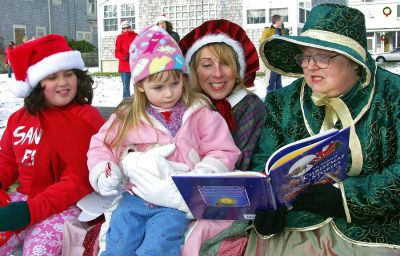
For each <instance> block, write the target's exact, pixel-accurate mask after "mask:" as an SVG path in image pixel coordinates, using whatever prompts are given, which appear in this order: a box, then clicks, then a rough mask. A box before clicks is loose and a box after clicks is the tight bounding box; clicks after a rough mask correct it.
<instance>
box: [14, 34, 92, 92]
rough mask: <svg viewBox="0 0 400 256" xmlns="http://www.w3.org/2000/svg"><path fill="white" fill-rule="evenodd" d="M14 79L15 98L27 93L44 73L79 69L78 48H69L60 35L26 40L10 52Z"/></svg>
mask: <svg viewBox="0 0 400 256" xmlns="http://www.w3.org/2000/svg"><path fill="white" fill-rule="evenodd" d="M10 63H11V66H12V67H13V71H14V75H15V79H16V80H17V82H16V83H15V85H13V87H12V91H13V93H14V95H15V96H17V97H18V98H25V97H27V96H29V94H30V93H31V92H32V90H33V89H34V88H35V87H36V86H37V85H38V84H39V83H40V81H41V80H43V79H44V78H45V77H46V76H48V75H51V74H53V73H56V72H58V71H61V70H69V69H83V68H84V65H85V64H84V63H83V59H82V56H81V53H80V52H79V51H73V50H72V49H71V48H70V47H69V46H68V44H67V41H66V40H65V38H64V37H63V36H60V35H56V34H50V35H47V36H44V37H41V38H38V39H35V40H31V41H28V42H26V43H24V44H21V45H19V46H17V47H15V48H14V49H13V50H12V51H11V52H10Z"/></svg>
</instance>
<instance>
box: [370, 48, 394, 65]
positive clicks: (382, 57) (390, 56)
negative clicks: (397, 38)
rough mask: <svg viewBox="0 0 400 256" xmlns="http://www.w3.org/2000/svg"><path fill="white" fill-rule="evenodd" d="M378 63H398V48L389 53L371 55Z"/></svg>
mask: <svg viewBox="0 0 400 256" xmlns="http://www.w3.org/2000/svg"><path fill="white" fill-rule="evenodd" d="M372 58H374V59H375V60H376V61H377V62H378V63H383V62H387V61H400V48H396V49H394V50H393V51H391V52H380V53H374V54H372Z"/></svg>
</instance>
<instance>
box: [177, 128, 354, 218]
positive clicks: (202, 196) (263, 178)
mask: <svg viewBox="0 0 400 256" xmlns="http://www.w3.org/2000/svg"><path fill="white" fill-rule="evenodd" d="M349 134H350V130H349V128H346V129H343V130H337V129H331V130H328V131H326V132H323V133H320V134H317V135H315V136H312V137H309V138H306V139H302V140H299V141H296V142H293V143H291V144H288V145H286V146H284V147H282V148H280V149H278V150H277V151H276V152H275V153H274V154H273V155H271V157H270V158H269V159H268V161H267V163H266V166H265V173H258V172H241V171H235V172H230V173H219V174H214V173H213V174H205V175H190V174H182V175H175V176H172V179H173V180H174V182H175V184H176V186H177V188H178V190H179V192H180V193H181V195H182V197H183V199H184V200H185V202H186V204H187V205H188V207H189V209H190V211H191V212H192V214H193V216H194V217H195V218H196V219H225V220H237V219H254V217H255V211H256V209H276V208H277V206H279V205H286V206H287V207H288V208H291V206H292V204H293V202H294V200H295V199H296V197H297V196H298V195H299V194H300V193H302V192H303V191H305V190H306V189H307V187H308V186H309V185H311V184H317V183H334V182H337V181H339V180H342V179H343V178H345V177H346V172H347V158H348V150H349Z"/></svg>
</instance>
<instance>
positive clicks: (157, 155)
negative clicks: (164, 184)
mask: <svg viewBox="0 0 400 256" xmlns="http://www.w3.org/2000/svg"><path fill="white" fill-rule="evenodd" d="M175 148H176V147H175V144H168V145H164V146H161V147H157V148H153V149H150V150H149V151H147V152H131V153H128V154H127V155H126V156H125V157H124V158H123V159H122V161H121V164H120V165H121V167H122V170H123V172H124V174H125V175H126V176H127V177H129V178H131V177H132V175H133V173H136V172H146V173H149V174H151V175H152V176H154V177H157V178H160V179H166V178H167V177H169V176H171V175H174V174H176V173H177V172H180V173H182V172H188V171H189V167H188V166H187V165H186V164H183V163H177V162H169V161H168V160H167V159H166V157H168V156H169V155H171V154H172V153H173V152H174V151H175Z"/></svg>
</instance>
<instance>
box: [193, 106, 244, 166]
mask: <svg viewBox="0 0 400 256" xmlns="http://www.w3.org/2000/svg"><path fill="white" fill-rule="evenodd" d="M196 123H197V126H198V130H199V133H200V134H199V135H200V149H199V155H200V156H203V157H202V162H204V161H206V162H207V163H210V164H218V160H219V161H221V162H222V163H224V164H225V165H226V167H227V168H228V169H229V171H232V170H233V169H234V167H235V164H236V161H237V160H238V159H239V156H240V150H239V148H238V147H236V145H235V142H234V140H233V138H232V135H231V133H230V131H229V128H228V125H227V124H226V122H225V120H224V118H223V117H222V116H221V115H220V114H219V113H218V112H216V111H212V110H210V109H208V108H203V109H202V110H200V111H199V113H198V120H197V122H196ZM215 160H217V161H215Z"/></svg>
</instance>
